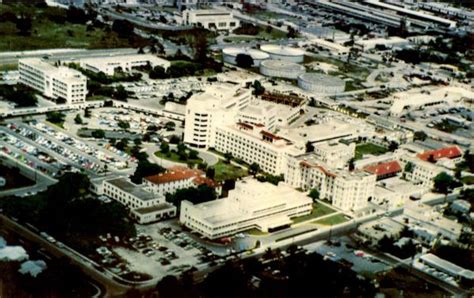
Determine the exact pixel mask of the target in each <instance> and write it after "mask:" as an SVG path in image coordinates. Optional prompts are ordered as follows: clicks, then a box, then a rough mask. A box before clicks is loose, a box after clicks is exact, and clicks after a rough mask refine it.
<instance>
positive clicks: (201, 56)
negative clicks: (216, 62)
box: [191, 31, 208, 62]
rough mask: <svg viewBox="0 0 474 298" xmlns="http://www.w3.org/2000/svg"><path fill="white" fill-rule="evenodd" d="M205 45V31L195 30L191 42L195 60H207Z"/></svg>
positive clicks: (206, 44) (206, 45)
mask: <svg viewBox="0 0 474 298" xmlns="http://www.w3.org/2000/svg"><path fill="white" fill-rule="evenodd" d="M207 47H208V41H207V36H206V33H205V32H203V31H197V32H196V35H195V36H194V39H193V42H192V44H191V48H192V49H193V52H194V60H195V61H200V62H204V61H206V60H207Z"/></svg>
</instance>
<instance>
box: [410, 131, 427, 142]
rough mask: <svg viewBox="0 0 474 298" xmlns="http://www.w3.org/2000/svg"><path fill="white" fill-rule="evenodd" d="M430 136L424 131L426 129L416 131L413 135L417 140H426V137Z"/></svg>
mask: <svg viewBox="0 0 474 298" xmlns="http://www.w3.org/2000/svg"><path fill="white" fill-rule="evenodd" d="M427 137H428V135H427V134H426V133H425V132H424V131H421V130H420V131H415V133H414V135H413V139H414V140H415V141H416V140H420V141H424V140H426V138H427Z"/></svg>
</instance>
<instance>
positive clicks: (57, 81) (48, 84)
mask: <svg viewBox="0 0 474 298" xmlns="http://www.w3.org/2000/svg"><path fill="white" fill-rule="evenodd" d="M18 69H19V72H20V83H22V84H24V85H26V86H29V87H31V88H33V89H35V90H37V91H39V92H41V93H42V94H43V95H44V96H46V97H49V98H52V99H60V98H61V99H63V100H65V101H66V103H68V104H75V103H83V102H84V101H85V100H86V94H87V78H86V76H84V75H83V74H82V73H80V72H79V71H77V70H74V69H70V68H67V67H64V66H60V67H55V66H53V65H51V64H49V63H47V62H45V61H43V60H41V59H39V58H27V59H20V60H19V61H18Z"/></svg>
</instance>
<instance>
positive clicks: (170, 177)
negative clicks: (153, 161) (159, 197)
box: [145, 166, 204, 184]
mask: <svg viewBox="0 0 474 298" xmlns="http://www.w3.org/2000/svg"><path fill="white" fill-rule="evenodd" d="M203 175H204V172H203V171H201V170H196V169H189V168H187V167H181V166H175V167H171V168H168V170H167V171H166V173H161V174H157V175H153V176H148V177H145V179H146V180H148V181H150V182H151V183H154V184H164V183H169V182H173V181H179V180H185V179H191V178H193V177H201V176H203Z"/></svg>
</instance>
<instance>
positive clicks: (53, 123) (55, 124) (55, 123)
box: [46, 121, 64, 129]
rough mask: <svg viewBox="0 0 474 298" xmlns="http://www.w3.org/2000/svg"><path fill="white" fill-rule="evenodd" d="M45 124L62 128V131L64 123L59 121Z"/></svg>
mask: <svg viewBox="0 0 474 298" xmlns="http://www.w3.org/2000/svg"><path fill="white" fill-rule="evenodd" d="M46 123H48V124H50V125H54V126H57V127H59V128H62V129H64V121H61V122H51V121H46Z"/></svg>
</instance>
